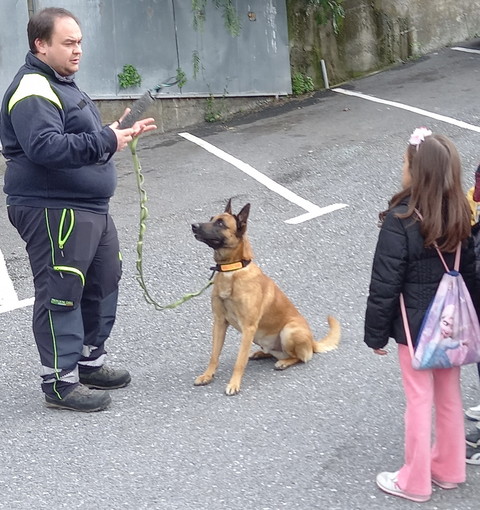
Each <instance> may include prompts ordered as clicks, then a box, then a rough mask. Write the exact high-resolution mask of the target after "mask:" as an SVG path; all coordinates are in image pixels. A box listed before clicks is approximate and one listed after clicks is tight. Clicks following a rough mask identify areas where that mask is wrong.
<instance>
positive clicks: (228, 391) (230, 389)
mask: <svg viewBox="0 0 480 510" xmlns="http://www.w3.org/2000/svg"><path fill="white" fill-rule="evenodd" d="M238 393H240V384H236V383H231V382H230V383H228V384H227V387H226V388H225V395H228V396H229V397H231V396H232V395H237V394H238Z"/></svg>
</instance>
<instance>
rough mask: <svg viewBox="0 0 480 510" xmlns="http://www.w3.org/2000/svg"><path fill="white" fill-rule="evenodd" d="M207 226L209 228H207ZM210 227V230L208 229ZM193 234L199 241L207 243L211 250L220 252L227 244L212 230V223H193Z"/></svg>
mask: <svg viewBox="0 0 480 510" xmlns="http://www.w3.org/2000/svg"><path fill="white" fill-rule="evenodd" d="M206 226H207V228H206ZM208 226H209V227H210V228H208ZM192 232H193V235H194V236H195V239H196V240H197V241H200V242H202V243H205V244H206V245H207V246H210V248H213V249H214V250H218V249H219V248H221V247H222V246H223V243H224V242H225V239H224V237H223V236H222V235H221V234H220V235H219V234H218V232H215V230H213V229H212V227H211V224H210V223H192Z"/></svg>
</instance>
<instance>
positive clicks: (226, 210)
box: [225, 198, 233, 216]
mask: <svg viewBox="0 0 480 510" xmlns="http://www.w3.org/2000/svg"><path fill="white" fill-rule="evenodd" d="M225 212H226V213H227V214H231V215H232V216H233V213H232V199H231V198H229V199H228V202H227V207H225Z"/></svg>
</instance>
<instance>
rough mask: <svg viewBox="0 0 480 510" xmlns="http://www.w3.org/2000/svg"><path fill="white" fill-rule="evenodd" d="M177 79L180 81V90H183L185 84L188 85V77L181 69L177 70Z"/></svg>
mask: <svg viewBox="0 0 480 510" xmlns="http://www.w3.org/2000/svg"><path fill="white" fill-rule="evenodd" d="M176 79H177V80H178V83H177V85H178V88H179V89H180V90H181V89H182V87H183V86H184V85H185V83H187V75H186V74H185V73H184V72H183V70H182V68H181V67H179V68H178V69H177V76H176Z"/></svg>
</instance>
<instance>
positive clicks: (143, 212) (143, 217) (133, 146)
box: [128, 138, 215, 310]
mask: <svg viewBox="0 0 480 510" xmlns="http://www.w3.org/2000/svg"><path fill="white" fill-rule="evenodd" d="M137 142H138V138H134V139H133V140H132V141H131V142H130V143H129V144H128V145H129V146H130V151H131V153H132V158H133V167H134V170H135V177H136V180H137V188H138V194H139V196H140V227H139V230H138V241H137V260H136V264H135V265H136V269H137V275H136V279H137V281H138V283H139V284H140V287H141V288H142V289H143V297H144V298H145V301H146V302H147V303H148V304H150V305H153V306H154V307H155V310H166V309H168V308H176V307H177V306H180V305H181V304H183V303H185V302H186V301H188V300H189V299H192V298H193V297H196V296H199V295H200V294H202V292H203V291H205V290H206V289H208V287H210V285H212V283H213V275H214V274H215V271H214V272H213V273H212V276H211V277H210V279H209V280H208V283H207V284H206V285H205V286H204V287H203V288H202V289H200V290H199V291H197V292H192V293H190V294H185V295H184V296H183V297H182V298H180V299H179V300H178V301H175V302H174V303H170V304H169V305H160V304H158V303H157V302H156V301H155V299H153V297H152V296H151V295H150V293H149V292H148V289H147V286H146V284H145V280H144V277H143V238H144V235H145V231H146V229H147V225H146V221H147V218H148V209H147V205H146V204H147V193H146V191H145V189H144V188H143V181H144V177H143V174H142V167H141V165H140V160H139V158H138V155H137Z"/></svg>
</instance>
